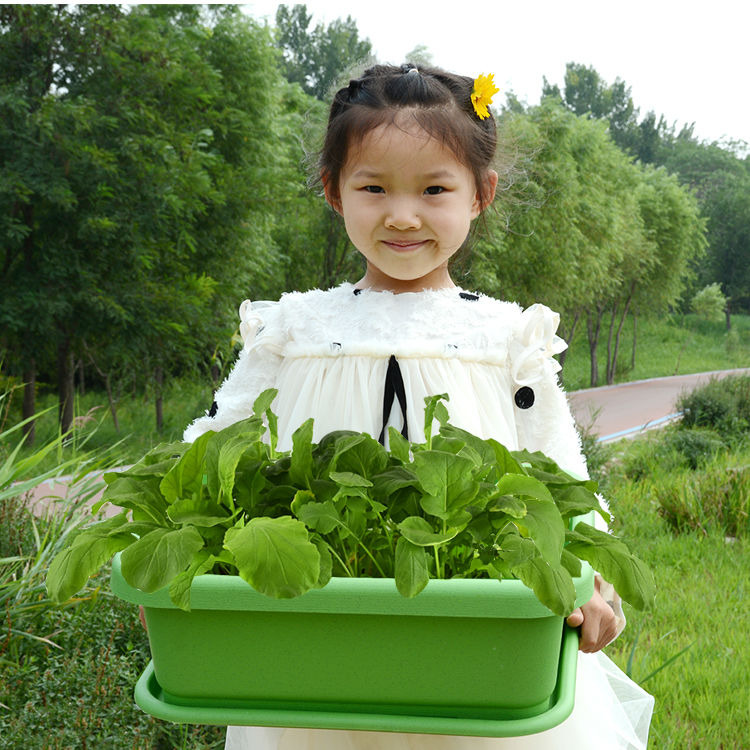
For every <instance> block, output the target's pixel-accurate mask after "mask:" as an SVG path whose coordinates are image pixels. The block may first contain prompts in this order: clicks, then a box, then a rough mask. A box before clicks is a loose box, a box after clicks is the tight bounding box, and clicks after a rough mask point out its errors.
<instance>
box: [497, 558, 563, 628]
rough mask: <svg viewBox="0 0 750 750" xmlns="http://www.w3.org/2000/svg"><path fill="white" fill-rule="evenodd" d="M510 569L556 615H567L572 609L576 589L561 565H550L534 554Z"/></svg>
mask: <svg viewBox="0 0 750 750" xmlns="http://www.w3.org/2000/svg"><path fill="white" fill-rule="evenodd" d="M511 569H512V571H513V574H514V575H516V576H518V577H519V578H520V579H521V580H522V581H523V582H524V583H525V584H526V585H527V586H528V587H529V588H530V589H532V591H533V592H534V593H535V594H536V597H537V599H539V601H540V602H541V603H542V604H544V606H545V607H547V608H548V609H550V610H552V612H554V613H555V614H556V615H561V616H562V617H567V616H568V615H569V614H570V613H571V612H572V611H573V607H574V606H575V601H576V589H575V585H574V584H573V579H572V578H571V577H570V573H568V571H567V570H565V568H564V567H563V566H562V565H559V564H558V565H550V563H549V562H547V560H545V559H544V558H542V557H541V556H536V557H533V558H532V559H531V560H527V561H526V562H523V563H521V564H520V565H515V566H513V567H512V568H511Z"/></svg>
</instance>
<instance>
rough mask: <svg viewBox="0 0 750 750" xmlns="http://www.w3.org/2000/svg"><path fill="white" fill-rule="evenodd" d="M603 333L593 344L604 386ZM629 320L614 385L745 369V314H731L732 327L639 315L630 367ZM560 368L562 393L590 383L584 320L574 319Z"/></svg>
mask: <svg viewBox="0 0 750 750" xmlns="http://www.w3.org/2000/svg"><path fill="white" fill-rule="evenodd" d="M606 335H607V332H606V331H603V332H602V338H601V339H600V342H599V356H598V360H599V385H606V379H605V372H604V368H605V361H606V356H607V340H606ZM632 342H633V323H632V318H631V319H628V321H627V322H626V323H625V326H624V328H623V333H622V337H621V341H620V352H619V355H618V358H617V370H616V374H615V382H616V383H624V382H629V381H633V380H644V379H646V378H657V377H666V376H669V375H686V374H688V373H693V372H709V371H712V370H730V369H734V368H739V367H750V316H748V315H734V316H733V317H732V329H731V330H730V331H727V330H726V325H725V324H724V323H723V322H716V321H708V320H703V319H701V318H699V317H698V316H696V315H667V316H663V317H653V318H639V319H638V326H637V342H638V344H637V348H636V358H635V367H631V351H632ZM569 343H570V351H569V353H568V356H567V358H566V360H565V367H564V370H563V375H564V380H565V388H566V390H568V391H575V390H580V389H581V388H588V387H590V374H589V367H590V360H589V351H588V340H587V338H586V328H585V321H584V322H582V323H579V325H578V328H577V330H576V333H575V335H574V338H573V341H572V342H569Z"/></svg>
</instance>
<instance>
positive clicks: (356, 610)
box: [112, 555, 593, 736]
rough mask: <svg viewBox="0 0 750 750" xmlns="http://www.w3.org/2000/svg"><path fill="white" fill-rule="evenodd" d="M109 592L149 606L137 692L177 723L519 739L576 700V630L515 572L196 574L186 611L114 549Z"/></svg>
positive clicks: (587, 575) (585, 590)
mask: <svg viewBox="0 0 750 750" xmlns="http://www.w3.org/2000/svg"><path fill="white" fill-rule="evenodd" d="M112 589H113V591H114V593H115V594H116V595H117V596H119V597H120V598H122V599H125V600H126V601H129V602H133V603H135V604H142V605H143V606H144V607H145V611H146V621H147V624H148V632H149V639H150V643H151V651H152V656H153V662H152V664H153V666H150V667H149V669H148V670H147V671H146V673H145V674H144V675H143V677H142V678H141V680H140V682H139V685H138V688H137V691H136V698H137V700H138V702H139V705H141V707H142V708H144V710H146V711H148V712H149V713H152V714H154V715H156V716H160V717H161V718H165V719H168V720H171V721H183V722H195V723H216V724H228V723H235V724H264V725H275V726H310V727H329V728H340V729H346V728H348V729H371V730H372V729H379V730H391V731H415V732H433V733H441V734H466V735H480V736H482V735H484V736H513V735H516V734H529V733H532V732H538V731H541V730H542V729H546V728H548V727H549V726H554V725H555V724H557V723H559V721H562V719H564V718H565V717H566V716H567V715H568V714H569V713H570V710H572V693H573V688H574V685H575V658H576V649H577V637H576V633H575V632H574V631H570V632H569V633H568V632H566V633H565V634H564V631H563V618H561V617H559V616H555V615H553V614H552V613H551V612H550V611H549V610H548V609H546V608H545V607H544V606H543V605H542V604H540V603H539V602H538V600H537V599H536V597H535V596H534V594H533V593H532V592H531V591H530V590H529V589H527V588H526V587H525V586H524V585H523V584H522V583H521V582H520V581H515V580H507V581H502V582H499V581H495V580H482V579H466V580H455V579H454V580H431V581H430V582H429V584H428V585H427V587H426V589H425V590H424V591H422V592H421V593H420V594H419V595H418V596H417V597H415V598H413V599H405V598H404V597H402V596H401V595H400V594H399V593H398V592H397V591H396V587H395V584H394V582H393V580H392V579H371V578H360V579H356V578H334V579H332V580H331V581H330V583H329V584H328V585H327V586H326V587H325V588H323V589H319V590H313V591H310V592H308V593H306V594H304V595H303V596H300V597H298V598H296V599H285V600H277V599H270V598H268V597H266V596H264V595H262V594H259V593H257V592H256V591H254V590H253V589H252V588H251V587H250V586H248V585H247V584H246V583H245V582H244V581H242V580H241V579H240V578H239V577H236V576H216V575H203V576H199V577H198V578H196V579H195V581H194V582H193V587H192V593H191V599H192V611H191V612H189V613H188V612H183V611H182V610H180V609H177V608H175V607H174V605H173V604H172V603H171V601H170V599H169V595H168V592H167V591H166V590H162V591H159V592H156V593H154V594H144V593H143V592H141V591H139V590H137V589H134V588H132V587H131V586H129V585H128V584H127V583H126V582H125V580H124V579H123V577H122V574H121V572H120V561H119V555H118V556H117V557H116V558H115V560H114V563H113V566H112ZM576 590H577V592H578V601H577V604H578V605H580V604H581V603H583V602H585V601H587V600H588V599H589V598H590V596H591V594H592V592H593V572H592V570H591V568H590V567H588V566H587V565H586V564H584V566H583V572H582V575H581V576H580V578H578V579H576ZM561 646H562V648H561ZM561 655H562V657H561Z"/></svg>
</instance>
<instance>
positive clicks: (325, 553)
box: [313, 539, 333, 589]
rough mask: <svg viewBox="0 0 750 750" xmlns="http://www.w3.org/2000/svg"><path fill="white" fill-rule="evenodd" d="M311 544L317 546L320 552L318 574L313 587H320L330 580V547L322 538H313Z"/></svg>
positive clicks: (331, 559) (331, 567) (331, 571)
mask: <svg viewBox="0 0 750 750" xmlns="http://www.w3.org/2000/svg"><path fill="white" fill-rule="evenodd" d="M313 544H314V545H315V546H316V547H317V549H318V553H319V554H320V575H319V576H318V582H317V583H316V584H315V588H317V589H322V588H323V586H325V585H326V584H327V583H328V581H330V580H331V576H332V575H333V558H332V557H331V550H330V548H329V547H328V545H327V544H326V543H325V542H324V541H323V540H322V539H313Z"/></svg>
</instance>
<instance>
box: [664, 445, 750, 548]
mask: <svg viewBox="0 0 750 750" xmlns="http://www.w3.org/2000/svg"><path fill="white" fill-rule="evenodd" d="M654 496H655V499H656V501H657V503H658V504H659V514H660V515H661V516H663V517H664V518H665V519H666V521H667V522H668V523H669V524H670V526H672V528H673V529H674V530H675V531H678V532H682V531H700V532H702V533H703V534H708V533H709V532H710V531H712V530H719V531H721V533H723V534H725V535H726V536H729V537H738V536H746V535H747V534H748V531H750V521H749V520H748V519H749V518H750V464H746V463H737V458H736V457H731V456H723V457H721V458H719V459H717V460H716V461H714V462H712V463H711V464H710V465H709V466H706V467H704V468H703V469H702V470H701V471H698V472H693V471H689V470H684V471H682V472H675V473H672V475H671V476H669V477H668V478H666V479H665V481H663V482H658V483H656V484H655V486H654Z"/></svg>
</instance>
